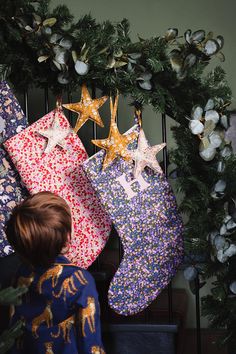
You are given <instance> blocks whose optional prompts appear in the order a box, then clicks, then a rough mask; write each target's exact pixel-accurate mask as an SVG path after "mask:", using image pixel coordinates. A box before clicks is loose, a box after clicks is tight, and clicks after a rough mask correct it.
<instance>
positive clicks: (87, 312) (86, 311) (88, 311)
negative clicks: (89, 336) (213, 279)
mask: <svg viewBox="0 0 236 354" xmlns="http://www.w3.org/2000/svg"><path fill="white" fill-rule="evenodd" d="M95 313H96V306H95V299H94V298H93V297H90V296H89V297H88V299H87V306H86V307H85V308H81V309H80V321H81V329H82V335H83V337H86V334H85V324H86V320H87V321H88V325H89V329H90V332H92V333H94V332H95V330H96V329H95Z"/></svg>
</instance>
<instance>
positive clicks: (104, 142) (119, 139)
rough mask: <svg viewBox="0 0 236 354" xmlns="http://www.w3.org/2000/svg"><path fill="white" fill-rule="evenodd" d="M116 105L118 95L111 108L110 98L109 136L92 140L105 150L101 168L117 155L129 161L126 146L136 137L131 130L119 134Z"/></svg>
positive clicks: (106, 165)
mask: <svg viewBox="0 0 236 354" xmlns="http://www.w3.org/2000/svg"><path fill="white" fill-rule="evenodd" d="M117 105H118V95H117V96H116V99H115V104H114V108H113V104H112V100H110V106H111V126H110V131H109V136H108V138H107V139H99V140H92V143H93V144H95V145H96V146H98V147H100V148H102V149H105V150H106V156H105V158H104V161H103V170H104V169H105V168H106V167H108V166H109V165H110V164H111V163H112V162H113V160H114V159H116V158H117V157H118V156H121V157H123V159H124V160H126V161H130V160H131V156H130V151H129V150H128V149H127V146H128V145H129V144H130V143H131V142H132V141H134V140H135V139H136V137H137V135H138V133H137V132H132V133H130V134H120V132H119V130H118V127H117V124H116V122H115V119H116V112H117Z"/></svg>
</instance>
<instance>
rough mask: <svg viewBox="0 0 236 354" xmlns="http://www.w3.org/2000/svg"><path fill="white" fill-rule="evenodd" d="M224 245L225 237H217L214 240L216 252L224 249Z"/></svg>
mask: <svg viewBox="0 0 236 354" xmlns="http://www.w3.org/2000/svg"><path fill="white" fill-rule="evenodd" d="M225 233H226V232H225ZM221 235H222V234H221ZM225 243H226V240H225V237H223V236H220V235H217V236H216V237H215V239H214V246H215V248H216V249H217V251H219V250H223V249H224V248H225Z"/></svg>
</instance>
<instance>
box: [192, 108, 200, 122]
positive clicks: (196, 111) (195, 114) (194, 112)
mask: <svg viewBox="0 0 236 354" xmlns="http://www.w3.org/2000/svg"><path fill="white" fill-rule="evenodd" d="M202 114H203V109H202V107H200V106H195V107H193V110H192V114H191V117H192V118H193V119H197V120H199V119H201V118H202Z"/></svg>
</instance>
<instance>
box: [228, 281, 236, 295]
mask: <svg viewBox="0 0 236 354" xmlns="http://www.w3.org/2000/svg"><path fill="white" fill-rule="evenodd" d="M229 289H230V291H231V292H232V293H233V294H235V295H236V281H233V282H232V283H231V284H230V286H229Z"/></svg>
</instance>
